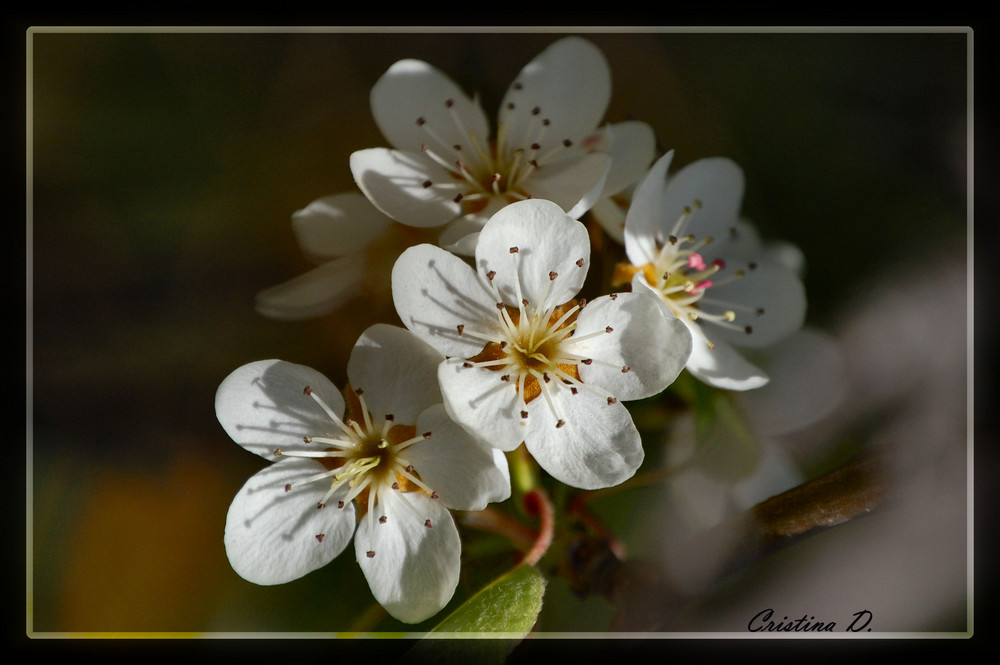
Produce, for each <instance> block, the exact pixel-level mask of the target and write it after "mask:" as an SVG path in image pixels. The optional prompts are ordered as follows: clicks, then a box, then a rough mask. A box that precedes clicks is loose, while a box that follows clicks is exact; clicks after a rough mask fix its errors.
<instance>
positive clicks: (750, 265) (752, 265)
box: [747, 261, 757, 270]
mask: <svg viewBox="0 0 1000 665" xmlns="http://www.w3.org/2000/svg"><path fill="white" fill-rule="evenodd" d="M747 268H750V270H756V269H757V264H756V263H754V262H752V261H751V262H750V263H748V264H747Z"/></svg>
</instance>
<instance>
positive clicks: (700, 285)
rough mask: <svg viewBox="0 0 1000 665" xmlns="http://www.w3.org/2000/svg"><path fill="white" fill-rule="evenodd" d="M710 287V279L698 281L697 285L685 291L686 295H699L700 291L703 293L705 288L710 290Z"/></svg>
mask: <svg viewBox="0 0 1000 665" xmlns="http://www.w3.org/2000/svg"><path fill="white" fill-rule="evenodd" d="M711 286H712V280H710V279H703V280H702V281H700V282H698V283H697V284H695V285H694V286H692V287H691V288H690V289H687V292H688V293H701V292H702V291H704V290H705V289H707V288H710V287H711Z"/></svg>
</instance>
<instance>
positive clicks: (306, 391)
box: [302, 386, 313, 395]
mask: <svg viewBox="0 0 1000 665" xmlns="http://www.w3.org/2000/svg"><path fill="white" fill-rule="evenodd" d="M302 394H303V395H312V394H313V389H312V386H306V387H305V388H303V389H302Z"/></svg>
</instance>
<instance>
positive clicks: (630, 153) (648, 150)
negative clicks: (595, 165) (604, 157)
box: [602, 120, 656, 196]
mask: <svg viewBox="0 0 1000 665" xmlns="http://www.w3.org/2000/svg"><path fill="white" fill-rule="evenodd" d="M608 131H609V132H610V134H611V148H610V153H609V154H610V155H611V169H610V170H609V171H608V177H607V180H605V182H604V192H603V193H602V196H611V195H612V194H617V193H618V192H621V191H622V190H624V189H625V188H626V187H628V186H629V185H632V184H634V183H636V182H638V181H639V179H640V178H642V176H643V175H645V173H646V171H647V170H648V169H649V166H650V164H652V163H653V158H654V157H655V156H656V134H655V133H654V132H653V128H652V127H650V126H649V125H648V124H646V123H644V122H639V121H637V120H630V121H626V122H618V123H615V124H613V125H611V126H609V127H608Z"/></svg>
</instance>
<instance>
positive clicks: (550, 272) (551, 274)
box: [549, 270, 559, 282]
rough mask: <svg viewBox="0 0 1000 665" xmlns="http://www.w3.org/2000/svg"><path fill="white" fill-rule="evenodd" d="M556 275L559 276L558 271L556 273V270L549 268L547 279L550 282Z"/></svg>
mask: <svg viewBox="0 0 1000 665" xmlns="http://www.w3.org/2000/svg"><path fill="white" fill-rule="evenodd" d="M558 276H559V273H557V272H556V271H554V270H550V271H549V281H550V282H551V281H553V280H554V279H555V278H556V277H558Z"/></svg>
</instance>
